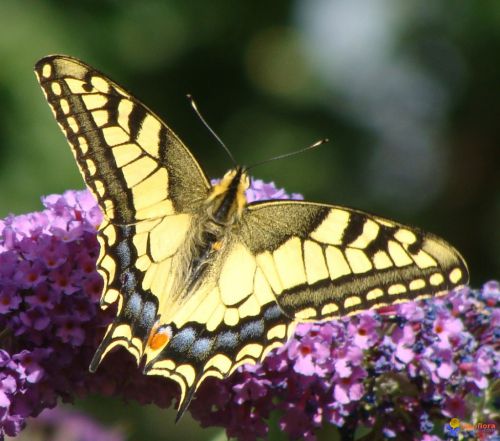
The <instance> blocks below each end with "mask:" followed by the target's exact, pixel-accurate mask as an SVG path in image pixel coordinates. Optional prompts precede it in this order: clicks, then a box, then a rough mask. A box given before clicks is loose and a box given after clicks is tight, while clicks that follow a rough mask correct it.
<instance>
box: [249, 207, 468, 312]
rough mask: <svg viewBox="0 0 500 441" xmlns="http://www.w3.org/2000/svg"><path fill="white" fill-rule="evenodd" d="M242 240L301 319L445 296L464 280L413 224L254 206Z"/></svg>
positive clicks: (325, 210) (455, 263)
mask: <svg viewBox="0 0 500 441" xmlns="http://www.w3.org/2000/svg"><path fill="white" fill-rule="evenodd" d="M249 208H250V209H249V212H248V215H247V216H246V223H245V228H243V229H242V237H243V238H244V243H245V245H246V246H247V247H248V249H249V250H251V252H252V253H253V254H255V255H256V261H257V264H258V267H259V268H261V269H262V271H263V273H264V274H265V276H266V279H267V280H269V281H271V282H272V289H273V292H274V293H275V295H276V301H277V302H278V304H279V305H280V307H281V308H282V309H283V311H284V312H285V313H286V314H287V315H289V316H290V317H293V318H294V319H298V320H321V319H325V318H331V317H339V316H343V315H347V314H352V313H354V312H359V311H360V310H366V309H370V308H377V307H381V306H384V305H387V304H392V303H399V302H402V301H407V300H414V299H420V298H425V297H428V296H433V295H438V294H440V293H445V292H447V291H448V290H450V289H452V288H454V287H456V286H458V285H463V284H465V283H467V281H468V271H467V266H466V264H465V261H464V260H463V258H462V257H461V256H460V254H459V253H458V252H457V251H456V250H455V249H454V248H453V247H451V246H450V245H449V244H447V243H446V242H445V241H444V240H442V239H440V238H439V237H437V236H434V235H432V234H428V233H424V232H422V231H420V230H418V229H416V228H411V227H408V226H404V225H401V224H398V223H396V222H394V221H391V220H388V219H383V218H381V217H378V216H373V215H370V214H367V213H363V212H360V211H357V210H353V209H349V208H345V207H336V206H327V205H321V204H313V203H307V202H302V201H286V202H285V201H283V202H280V201H277V202H265V203H257V204H252V205H251V206H250V207H249Z"/></svg>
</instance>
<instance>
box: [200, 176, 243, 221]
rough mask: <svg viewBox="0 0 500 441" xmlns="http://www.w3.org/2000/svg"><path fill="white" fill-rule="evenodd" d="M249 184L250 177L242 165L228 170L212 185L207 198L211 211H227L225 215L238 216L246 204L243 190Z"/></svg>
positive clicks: (229, 216) (228, 216)
mask: <svg viewBox="0 0 500 441" xmlns="http://www.w3.org/2000/svg"><path fill="white" fill-rule="evenodd" d="M249 186H250V178H249V177H248V174H247V172H246V170H245V169H244V168H243V167H236V168H233V169H231V170H229V171H228V172H227V173H226V174H225V175H224V176H223V178H222V179H221V180H220V182H218V183H217V184H215V185H213V186H212V188H211V189H210V193H209V195H208V198H207V204H209V206H211V207H212V210H211V211H212V213H214V214H215V213H217V212H219V211H220V210H222V211H224V212H227V214H225V217H227V218H229V219H230V218H232V217H234V216H236V217H240V216H241V214H242V213H243V210H244V208H245V206H246V204H247V199H246V196H245V191H246V190H247V189H248V187H249Z"/></svg>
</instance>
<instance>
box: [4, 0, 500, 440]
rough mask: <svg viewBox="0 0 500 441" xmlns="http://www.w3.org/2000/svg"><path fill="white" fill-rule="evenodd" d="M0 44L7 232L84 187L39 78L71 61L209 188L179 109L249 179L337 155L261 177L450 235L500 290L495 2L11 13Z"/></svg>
mask: <svg viewBox="0 0 500 441" xmlns="http://www.w3.org/2000/svg"><path fill="white" fill-rule="evenodd" d="M0 29H1V30H0V36H1V38H0V60H1V68H0V217H3V216H5V215H7V214H8V213H15V214H20V213H24V212H28V211H34V210H39V209H40V208H41V204H40V201H39V199H40V196H41V195H45V194H50V193H60V192H63V191H64V190H66V189H69V188H76V189H77V188H83V182H82V180H81V178H80V176H79V174H78V171H77V167H76V165H75V163H74V160H73V157H72V155H71V153H70V150H69V148H68V146H67V145H66V141H65V140H64V137H63V135H62V134H61V132H60V131H59V129H58V127H57V126H56V124H55V122H54V121H53V117H52V115H51V113H50V111H49V109H48V107H47V104H46V102H45V99H44V98H43V95H42V93H41V91H40V90H39V87H38V84H37V82H36V80H35V77H34V75H33V65H34V63H35V61H36V60H38V59H39V58H41V57H42V56H44V55H48V54H52V53H63V54H68V55H72V56H75V57H78V58H81V59H82V60H84V61H86V62H87V63H89V64H91V65H93V66H95V67H96V68H98V69H99V70H101V71H103V72H105V73H107V74H108V75H110V76H111V77H112V78H113V79H115V80H116V81H117V82H118V83H119V84H122V85H123V86H124V87H125V88H126V89H128V90H130V91H132V92H133V94H134V95H135V96H137V97H138V98H140V99H141V100H142V101H143V102H144V103H146V104H147V105H148V106H149V107H151V108H152V109H154V110H155V111H156V113H158V114H159V115H160V116H161V117H162V118H164V119H165V120H166V121H167V122H168V123H169V125H170V126H171V127H172V128H173V129H174V130H175V131H176V132H177V133H178V134H179V135H180V137H181V138H182V139H183V140H184V142H185V143H186V144H187V145H188V146H190V148H191V149H192V151H193V153H194V154H195V156H196V157H197V158H198V159H199V160H200V162H201V163H202V165H203V166H204V168H205V169H206V171H207V173H208V175H209V176H211V177H217V176H220V175H221V174H222V173H223V172H224V171H225V170H226V169H227V168H228V167H229V166H230V165H231V164H230V162H229V160H228V158H227V156H226V155H225V153H224V152H223V150H222V149H221V148H220V147H219V146H218V145H217V143H216V142H215V141H214V139H213V138H212V137H211V136H210V134H209V133H208V132H207V130H206V129H204V128H203V126H202V125H201V123H200V121H199V120H198V119H197V117H196V116H195V114H194V112H193V111H192V110H191V108H190V106H189V104H188V101H187V100H186V98H185V95H186V93H191V94H192V95H193V96H194V97H195V98H196V100H197V103H198V106H199V108H200V109H201V111H202V112H203V114H204V115H205V117H206V119H207V120H208V121H209V123H210V124H211V125H212V127H213V128H214V129H215V130H216V131H217V132H218V133H219V135H220V136H221V137H222V139H224V140H225V142H226V144H227V145H228V146H229V147H230V149H231V150H232V151H233V153H234V156H235V157H236V158H237V159H238V161H240V162H241V163H243V164H251V163H253V162H257V161H259V160H263V159H266V158H270V157H272V156H276V155H279V154H283V153H287V152H290V151H293V150H296V149H299V148H302V147H304V146H307V145H309V144H311V143H313V142H315V141H317V140H318V139H321V138H324V137H328V138H330V139H331V142H330V143H329V144H326V145H324V146H323V147H322V148H320V149H318V150H316V151H313V152H309V153H306V154H303V155H300V156H298V157H295V158H293V159H287V160H283V161H275V162H272V163H269V164H266V165H263V166H261V167H259V168H257V169H255V170H254V175H255V176H256V177H259V178H262V179H265V180H268V181H271V180H273V181H275V183H276V184H277V185H278V186H280V187H285V188H286V189H287V190H288V191H290V192H301V193H302V194H304V195H305V197H306V198H307V199H310V200H317V201H324V202H328V203H334V204H342V205H348V206H353V207H357V208H360V209H364V210H367V211H371V212H376V213H378V214H381V215H384V216H386V217H392V218H395V219H397V220H399V221H401V222H404V223H408V224H413V225H418V226H420V227H421V228H423V229H425V230H429V231H432V232H434V233H437V234H439V235H441V236H443V237H444V238H445V239H447V240H448V241H450V242H451V243H453V244H454V245H455V246H456V247H457V248H458V249H459V250H461V252H462V253H463V254H464V256H465V258H466V259H467V261H468V262H469V265H470V270H471V274H472V285H474V286H478V285H480V284H481V283H483V282H484V281H486V280H487V279H489V278H493V277H497V278H498V277H499V276H500V271H499V269H500V253H499V250H500V191H499V189H500V129H499V128H500V61H499V55H498V54H499V49H500V2H498V0H484V1H481V2H456V1H453V0H433V1H432V2H421V1H419V0H407V1H405V2H400V1H398V0H294V1H290V0H274V1H272V2H268V1H263V0H254V1H252V2H230V1H227V0H212V1H210V2H195V1H189V0H184V1H180V0H179V1H174V0H172V1H167V0H163V1H161V0H147V1H131V0H116V1H110V0H93V1H90V0H81V1H79V2H76V1H56V0H53V1H50V0H38V1H35V0H32V1H29V0H2V2H1V3H0ZM81 406H83V407H84V408H86V409H87V410H89V411H90V412H92V413H94V415H96V416H98V417H99V418H101V420H102V421H105V422H108V423H111V424H118V425H120V424H122V425H124V426H126V427H127V430H128V432H129V433H130V439H131V440H139V439H148V440H157V439H158V440H160V439H161V440H164V439H167V438H166V436H165V433H168V434H169V438H168V439H177V438H178V437H179V436H181V435H179V433H183V434H184V435H182V436H185V437H186V438H187V439H190V440H191V439H192V440H195V439H208V438H210V437H212V436H213V435H214V431H213V430H212V431H201V432H199V433H198V432H197V433H198V435H196V434H195V432H194V431H195V430H196V429H197V425H196V423H194V422H192V421H189V419H188V418H185V419H184V420H183V421H181V423H180V424H179V425H178V426H176V428H174V429H172V425H171V422H172V421H173V414H171V415H170V414H169V415H167V414H165V412H163V411H158V410H153V409H149V408H141V407H139V406H134V405H130V404H128V405H126V404H123V403H118V402H110V401H108V400H104V399H102V398H99V399H96V400H88V401H85V402H83V403H81ZM153 423H154V424H153ZM175 430H177V432H174V431H175ZM199 430H201V429H198V431H199ZM179 431H180V432H179ZM184 431H186V432H184ZM141 433H142V434H144V433H147V437H144V436H143V435H141ZM196 436H198V437H199V438H196Z"/></svg>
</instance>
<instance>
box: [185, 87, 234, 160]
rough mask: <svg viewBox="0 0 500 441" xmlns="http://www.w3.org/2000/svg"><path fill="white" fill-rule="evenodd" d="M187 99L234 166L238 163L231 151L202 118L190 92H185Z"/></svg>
mask: <svg viewBox="0 0 500 441" xmlns="http://www.w3.org/2000/svg"><path fill="white" fill-rule="evenodd" d="M186 97H187V99H188V100H189V102H190V103H191V107H192V108H193V110H194V111H195V113H196V115H198V118H200V120H201V122H202V123H203V125H204V126H205V127H206V128H207V129H208V131H209V132H210V133H211V134H212V136H213V137H214V138H215V139H216V140H217V142H218V143H219V144H220V145H221V146H222V148H223V149H224V150H225V151H226V153H227V154H228V155H229V157H230V158H231V161H232V162H233V164H234V166H235V167H236V166H237V165H238V163H237V162H236V160H235V159H234V156H233V154H232V153H231V150H229V149H228V148H227V146H226V144H224V142H223V141H222V139H220V137H219V135H217V133H215V131H214V130H213V129H212V127H210V126H209V125H208V123H207V122H206V121H205V118H203V116H202V114H201V113H200V111H199V110H198V106H197V105H196V103H195V101H194V99H193V97H192V96H191V94H189V93H188V94H187V95H186Z"/></svg>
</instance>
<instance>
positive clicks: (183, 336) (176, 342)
mask: <svg viewBox="0 0 500 441" xmlns="http://www.w3.org/2000/svg"><path fill="white" fill-rule="evenodd" d="M195 340H196V332H195V331H194V329H193V328H184V329H182V330H181V331H179V332H178V333H177V334H175V335H174V336H173V338H172V341H171V342H170V343H169V344H168V346H167V347H169V348H170V349H173V350H176V351H178V352H185V351H187V350H188V349H189V347H190V346H191V345H192V344H193V343H194V341H195Z"/></svg>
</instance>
